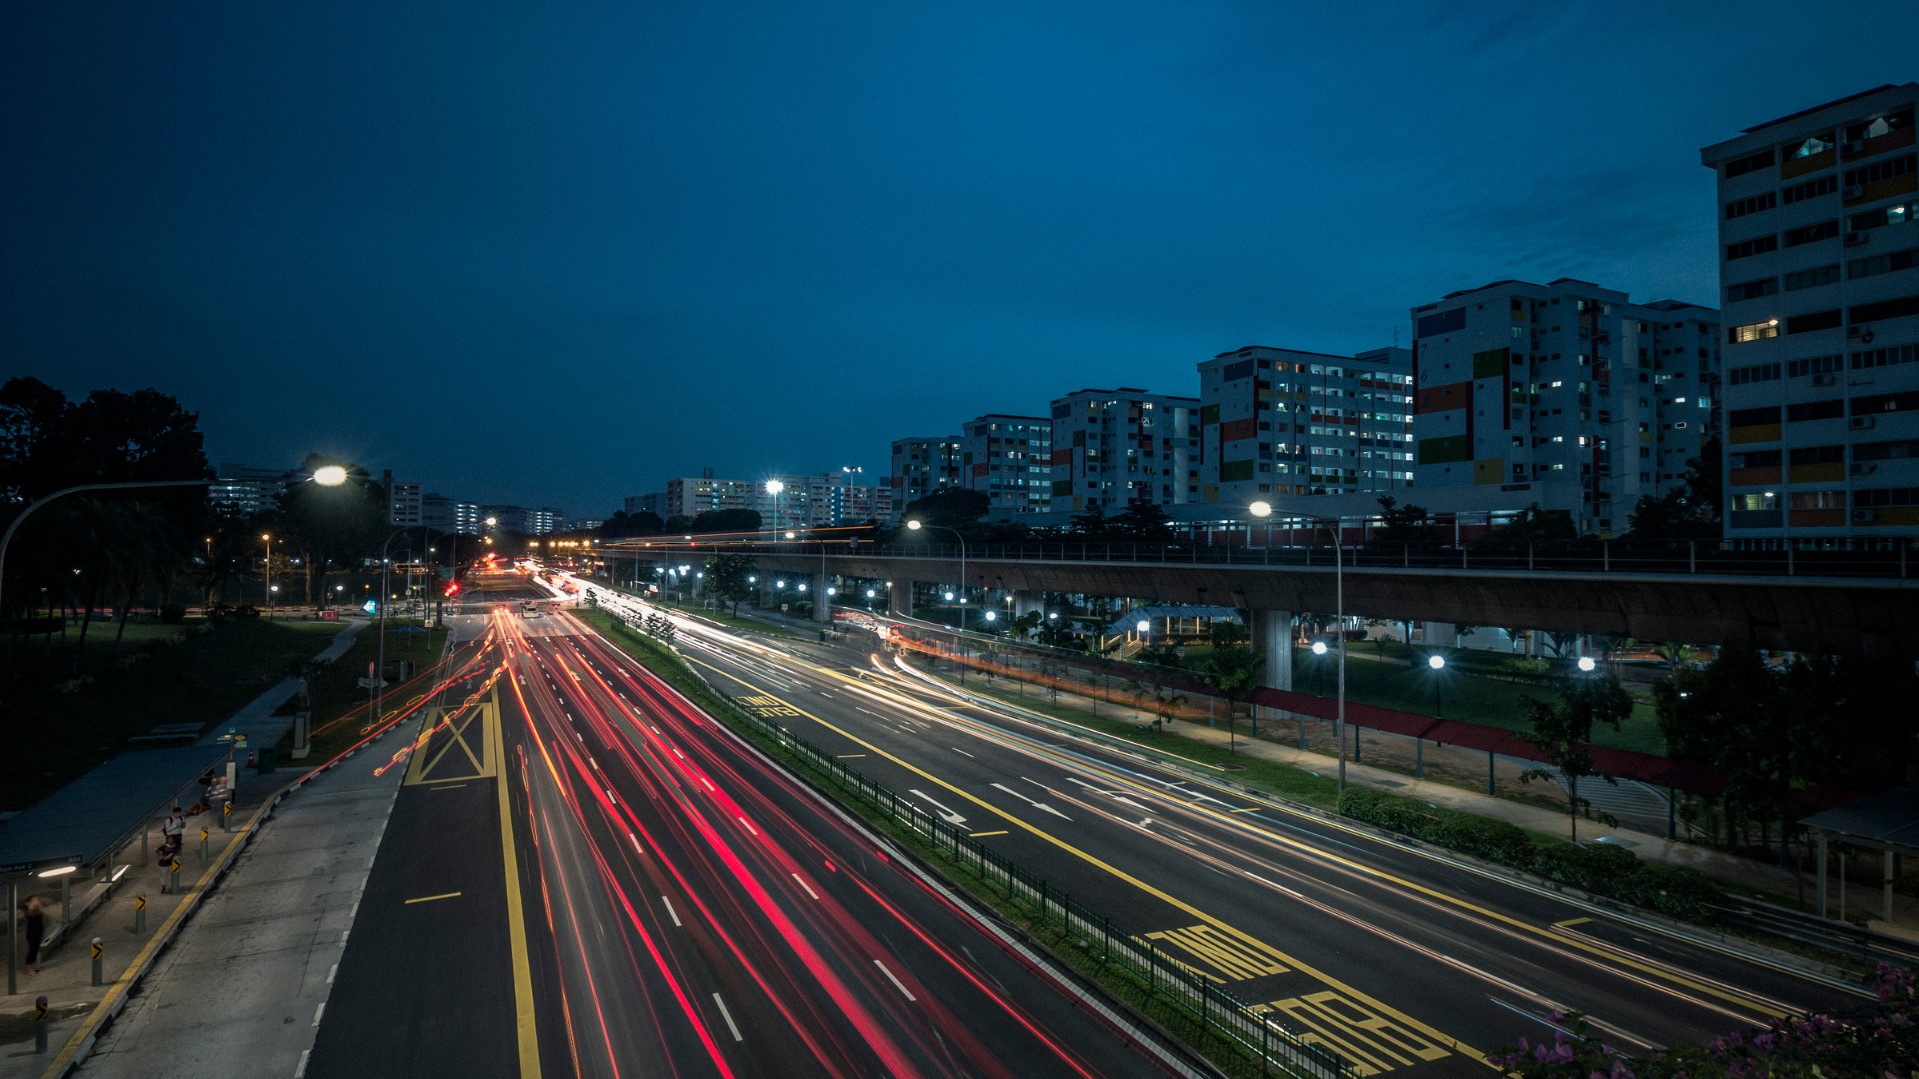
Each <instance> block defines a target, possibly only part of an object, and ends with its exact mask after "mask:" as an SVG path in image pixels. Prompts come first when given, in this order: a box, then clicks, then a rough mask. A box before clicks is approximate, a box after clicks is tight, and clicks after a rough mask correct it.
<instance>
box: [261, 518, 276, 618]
mask: <svg viewBox="0 0 1919 1079" xmlns="http://www.w3.org/2000/svg"><path fill="white" fill-rule="evenodd" d="M260 538H261V539H263V540H266V541H267V580H266V588H265V590H264V591H265V592H266V596H265V597H264V598H265V599H266V601H267V621H269V622H271V621H273V533H271V532H262V533H260Z"/></svg>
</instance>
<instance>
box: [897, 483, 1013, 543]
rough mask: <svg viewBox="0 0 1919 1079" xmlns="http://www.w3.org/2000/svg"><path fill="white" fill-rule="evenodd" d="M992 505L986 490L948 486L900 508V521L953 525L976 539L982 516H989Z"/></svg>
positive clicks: (963, 533)
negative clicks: (976, 531) (975, 533)
mask: <svg viewBox="0 0 1919 1079" xmlns="http://www.w3.org/2000/svg"><path fill="white" fill-rule="evenodd" d="M992 507H993V503H992V500H991V499H989V498H987V497H986V492H984V491H973V490H968V489H966V488H964V487H948V488H946V489H944V490H940V491H934V492H933V493H932V494H930V495H926V496H925V497H923V498H917V499H914V500H913V501H911V502H908V503H907V504H906V508H905V509H904V510H902V511H900V520H902V521H918V522H920V523H921V524H927V525H938V526H939V527H941V528H950V529H952V530H953V531H955V532H958V533H959V534H960V535H962V536H965V537H967V538H968V539H972V538H973V537H974V532H975V530H976V529H977V528H978V526H979V519H980V518H981V517H984V516H986V513H987V511H988V510H990V509H992Z"/></svg>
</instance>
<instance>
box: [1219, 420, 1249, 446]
mask: <svg viewBox="0 0 1919 1079" xmlns="http://www.w3.org/2000/svg"><path fill="white" fill-rule="evenodd" d="M1258 433H1259V422H1258V421H1257V420H1254V419H1252V418H1250V417H1249V418H1247V419H1243V420H1228V421H1226V422H1225V423H1222V424H1220V425H1219V440H1220V441H1221V442H1238V441H1240V440H1242V439H1248V438H1251V437H1253V436H1254V435H1256V434H1258Z"/></svg>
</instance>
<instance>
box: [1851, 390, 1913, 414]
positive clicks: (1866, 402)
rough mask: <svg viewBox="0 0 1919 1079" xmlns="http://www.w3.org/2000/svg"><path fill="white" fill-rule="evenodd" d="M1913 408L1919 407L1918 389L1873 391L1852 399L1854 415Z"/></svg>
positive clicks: (1902, 410)
mask: <svg viewBox="0 0 1919 1079" xmlns="http://www.w3.org/2000/svg"><path fill="white" fill-rule="evenodd" d="M1914 409H1919V390H1904V391H1902V392H1900V393H1875V394H1873V395H1871V396H1870V397H1855V398H1853V399H1852V414H1853V415H1855V416H1872V415H1877V414H1879V413H1881V412H1911V411H1913V410H1914Z"/></svg>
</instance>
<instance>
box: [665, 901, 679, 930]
mask: <svg viewBox="0 0 1919 1079" xmlns="http://www.w3.org/2000/svg"><path fill="white" fill-rule="evenodd" d="M660 902H662V903H665V904H666V916H667V917H669V918H671V919H673V924H674V925H679V924H680V915H679V912H678V911H675V910H674V909H673V901H672V900H671V899H668V898H667V897H665V896H661V897H660Z"/></svg>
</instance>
